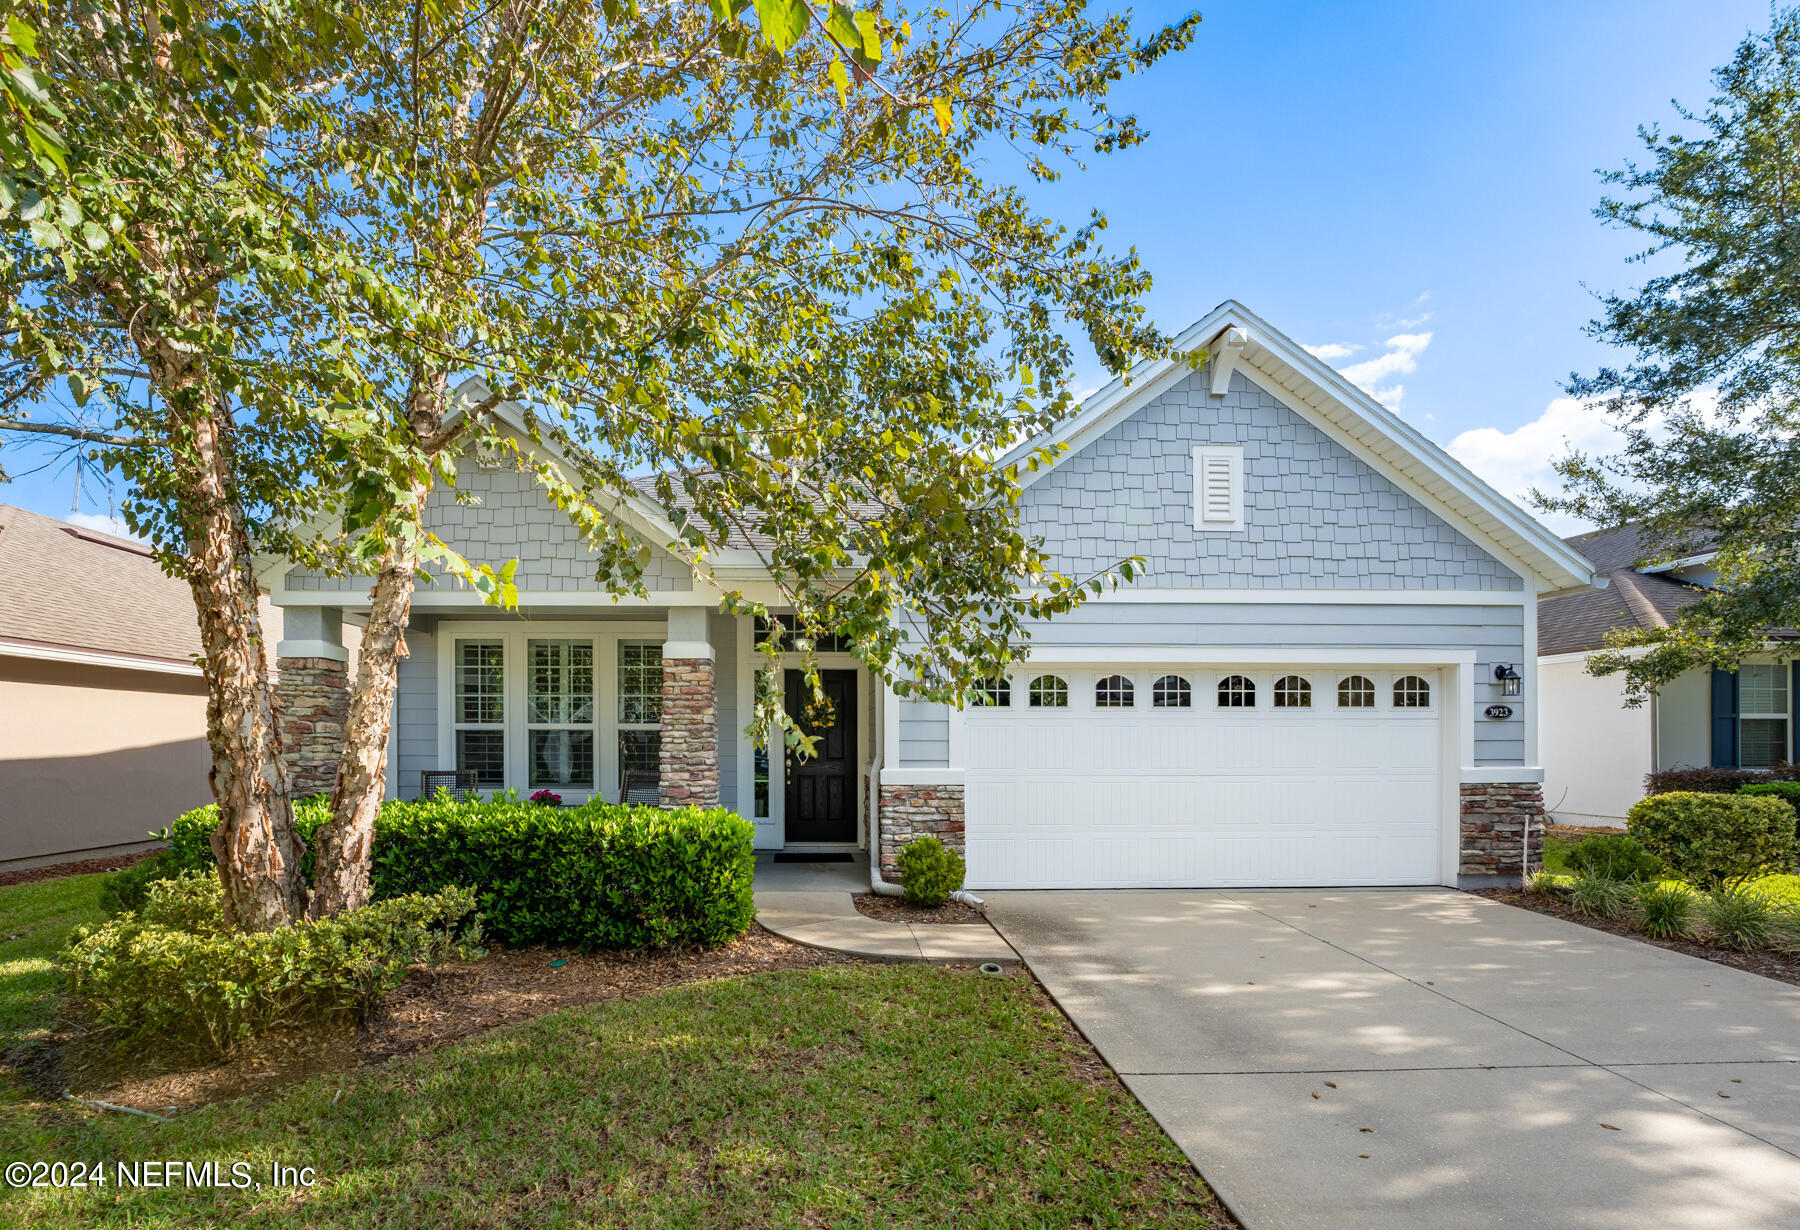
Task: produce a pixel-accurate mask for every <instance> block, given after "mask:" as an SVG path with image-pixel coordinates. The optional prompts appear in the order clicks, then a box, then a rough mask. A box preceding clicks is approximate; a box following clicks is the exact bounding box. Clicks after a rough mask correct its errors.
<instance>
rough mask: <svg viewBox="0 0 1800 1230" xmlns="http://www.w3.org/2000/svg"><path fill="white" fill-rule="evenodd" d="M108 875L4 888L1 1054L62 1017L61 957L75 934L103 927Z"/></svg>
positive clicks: (0, 910)
mask: <svg viewBox="0 0 1800 1230" xmlns="http://www.w3.org/2000/svg"><path fill="white" fill-rule="evenodd" d="M105 879H106V875H105V873H100V874H96V875H85V876H63V877H61V878H58V879H49V880H34V881H32V882H31V883H29V884H14V885H12V886H10V887H6V888H0V1054H4V1053H5V1052H6V1051H8V1050H9V1049H11V1048H12V1047H13V1046H15V1045H17V1044H18V1043H20V1042H22V1041H24V1040H26V1039H27V1038H29V1037H30V1036H31V1035H32V1034H34V1033H36V1032H38V1031H39V1030H42V1029H44V1028H45V1027H46V1026H48V1025H50V1023H51V1022H52V1021H53V1020H54V1019H55V1016H56V991H57V988H58V987H59V986H61V984H62V975H61V973H60V972H59V971H58V970H57V968H56V962H55V957H56V954H57V953H58V952H60V951H61V950H62V947H63V945H64V944H66V943H67V942H68V939H69V933H70V932H71V931H73V930H74V929H75V928H76V927H78V926H80V925H81V924H82V923H97V922H99V921H101V919H102V918H103V917H104V914H103V913H102V911H101V909H100V884H101V882H102V881H103V880H105Z"/></svg>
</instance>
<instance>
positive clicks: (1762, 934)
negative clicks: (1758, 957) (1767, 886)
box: [1700, 885, 1780, 952]
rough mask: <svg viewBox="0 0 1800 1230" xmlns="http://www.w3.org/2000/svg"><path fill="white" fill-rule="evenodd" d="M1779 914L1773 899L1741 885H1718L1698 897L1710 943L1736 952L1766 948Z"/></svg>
mask: <svg viewBox="0 0 1800 1230" xmlns="http://www.w3.org/2000/svg"><path fill="white" fill-rule="evenodd" d="M1779 914H1780V911H1779V909H1778V908H1777V906H1776V904H1775V903H1774V902H1773V901H1770V900H1769V899H1768V898H1767V897H1766V896H1764V895H1763V894H1762V893H1759V892H1757V891H1756V890H1755V889H1752V888H1745V887H1743V886H1742V885H1738V886H1737V887H1734V888H1721V889H1719V890H1718V891H1717V892H1714V893H1708V894H1707V895H1706V896H1705V897H1703V898H1701V900H1700V917H1701V919H1702V920H1703V921H1704V922H1705V923H1706V929H1707V930H1708V931H1710V932H1711V933H1712V938H1713V942H1714V943H1717V944H1723V945H1725V947H1727V948H1735V949H1737V950H1738V951H1739V952H1755V951H1756V950H1757V949H1759V948H1768V947H1769V946H1770V945H1771V943H1772V942H1773V941H1774V939H1775V933H1776V930H1777V925H1778V922H1779Z"/></svg>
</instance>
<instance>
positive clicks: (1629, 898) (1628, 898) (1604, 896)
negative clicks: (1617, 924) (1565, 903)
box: [1569, 875, 1636, 919]
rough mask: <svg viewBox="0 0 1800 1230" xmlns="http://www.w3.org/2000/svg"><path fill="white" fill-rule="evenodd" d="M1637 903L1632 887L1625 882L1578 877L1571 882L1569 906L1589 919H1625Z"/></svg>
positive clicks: (1584, 876) (1602, 877)
mask: <svg viewBox="0 0 1800 1230" xmlns="http://www.w3.org/2000/svg"><path fill="white" fill-rule="evenodd" d="M1635 901H1636V895H1635V894H1634V893H1633V892H1632V891H1631V886H1630V885H1629V884H1627V883H1625V882H1624V881H1623V880H1614V879H1610V878H1608V877H1606V876H1592V875H1578V876H1576V877H1575V878H1574V879H1573V880H1571V881H1569V904H1570V905H1572V906H1574V907H1575V909H1576V910H1577V911H1578V912H1580V913H1582V914H1586V915H1587V916H1588V917H1589V918H1605V919H1617V918H1623V917H1625V916H1626V915H1627V914H1629V913H1631V909H1632V906H1633V904H1635Z"/></svg>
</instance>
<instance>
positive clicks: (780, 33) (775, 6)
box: [755, 0, 812, 55]
mask: <svg viewBox="0 0 1800 1230" xmlns="http://www.w3.org/2000/svg"><path fill="white" fill-rule="evenodd" d="M755 4H756V20H757V23H758V24H759V25H760V26H761V27H762V36H763V38H764V39H765V40H766V41H767V42H768V44H769V46H770V47H772V48H774V49H775V52H776V54H778V55H785V54H786V53H787V50H788V48H790V47H792V46H793V45H794V44H795V43H797V42H799V41H800V36H801V35H803V34H805V33H806V27H807V26H808V25H809V24H811V22H812V10H811V9H810V8H808V7H807V5H806V0H755Z"/></svg>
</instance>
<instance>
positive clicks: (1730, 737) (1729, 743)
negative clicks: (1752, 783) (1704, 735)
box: [1712, 666, 1738, 769]
mask: <svg viewBox="0 0 1800 1230" xmlns="http://www.w3.org/2000/svg"><path fill="white" fill-rule="evenodd" d="M1737 719H1738V677H1737V674H1736V672H1734V671H1722V670H1720V669H1719V668H1718V667H1716V666H1715V667H1713V673H1712V762H1713V768H1715V769H1735V768H1737V762H1738V723H1737Z"/></svg>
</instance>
